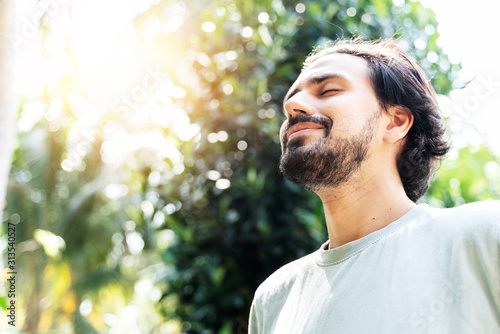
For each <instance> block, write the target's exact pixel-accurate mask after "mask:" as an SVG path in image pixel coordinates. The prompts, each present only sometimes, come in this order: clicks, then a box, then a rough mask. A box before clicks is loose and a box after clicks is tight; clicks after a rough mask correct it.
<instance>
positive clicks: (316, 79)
mask: <svg viewBox="0 0 500 334" xmlns="http://www.w3.org/2000/svg"><path fill="white" fill-rule="evenodd" d="M327 80H337V81H341V82H343V83H350V81H349V80H348V79H347V78H346V77H345V76H343V75H341V74H339V73H321V74H319V75H314V76H312V77H310V78H308V79H307V80H306V81H305V82H304V83H302V84H299V86H305V87H307V86H315V85H319V84H321V83H323V82H324V81H327ZM300 91H301V89H300V88H299V87H295V88H294V89H293V90H291V91H288V93H287V94H286V95H285V98H284V100H283V103H285V102H286V101H288V100H289V99H290V98H291V97H292V96H294V95H295V94H297V93H298V92H300Z"/></svg>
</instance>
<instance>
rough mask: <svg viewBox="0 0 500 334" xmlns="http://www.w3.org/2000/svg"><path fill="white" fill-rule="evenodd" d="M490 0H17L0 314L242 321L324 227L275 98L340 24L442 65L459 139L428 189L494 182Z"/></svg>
mask: <svg viewBox="0 0 500 334" xmlns="http://www.w3.org/2000/svg"><path fill="white" fill-rule="evenodd" d="M493 5H494V1H493V0H491V1H485V0H484V1H483V0H478V1H475V2H474V8H472V7H471V6H470V5H468V4H466V3H465V1H453V2H452V1H451V0H449V1H436V2H434V3H430V0H427V1H423V2H422V3H421V2H418V1H409V0H408V1H405V0H371V1H368V0H337V1H330V0H316V1H303V2H300V1H289V0H259V1H257V0H248V1H236V0H190V1H188V0H161V1H160V0H120V1H118V0H106V1H97V0H40V1H36V0H23V1H18V2H17V4H16V8H15V13H14V11H11V12H10V14H9V15H10V16H8V17H12V15H15V19H16V22H15V26H16V29H15V31H14V32H13V33H12V34H10V35H9V38H8V40H9V41H10V42H11V43H13V45H14V47H15V50H16V55H15V59H11V60H10V61H12V64H13V65H12V68H13V69H14V68H15V73H16V80H15V81H14V82H12V81H11V82H5V79H4V82H3V85H6V86H7V87H9V88H10V89H12V91H13V94H14V95H13V96H14V97H15V101H13V102H12V105H13V106H14V107H13V108H12V113H10V114H11V115H14V116H13V117H15V128H16V135H15V138H14V135H12V143H13V144H12V145H11V146H12V147H11V153H12V166H11V170H10V176H9V181H8V187H7V196H6V207H5V209H4V213H3V222H4V224H3V225H2V226H3V229H2V232H3V234H2V239H1V241H0V249H2V252H3V254H4V258H3V262H2V265H3V266H5V260H6V255H5V252H6V248H7V237H6V235H5V232H6V228H5V225H6V224H5V222H7V221H10V222H11V223H15V224H17V225H16V229H17V230H16V232H17V244H16V252H17V253H16V255H17V262H16V263H17V272H18V274H17V298H16V300H17V307H18V309H17V326H16V328H12V326H8V325H7V321H6V320H5V319H6V314H5V313H6V312H5V311H6V307H7V303H8V302H9V298H7V295H6V289H5V287H2V288H0V319H2V320H1V321H0V331H2V333H21V332H22V333H77V334H80V333H81V334H83V333H84V334H88V333H113V334H114V333H116V334H118V333H119V334H123V333H130V334H139V333H172V334H177V333H203V334H230V333H238V334H239V333H246V332H247V319H248V312H249V307H250V303H251V301H252V298H253V293H254V291H255V289H256V287H257V286H258V285H259V284H260V283H261V282H262V281H263V280H264V279H265V278H266V277H267V276H268V275H269V274H271V273H272V272H273V271H274V270H276V269H277V268H278V267H280V266H282V265H283V264H285V263H287V262H290V261H292V260H294V259H296V258H298V257H300V256H303V255H305V254H307V253H309V252H312V251H314V250H315V249H317V247H319V245H320V244H321V243H322V242H324V241H325V240H326V238H327V235H326V231H325V227H324V222H323V211H322V207H321V203H320V201H319V199H318V198H317V197H316V196H315V195H313V194H311V193H309V192H307V191H305V190H303V189H301V188H299V187H297V186H295V185H293V184H291V183H289V182H287V181H285V180H284V179H283V178H282V177H281V176H280V175H278V172H277V164H278V159H279V155H280V148H279V137H278V134H279V127H280V125H281V122H282V121H283V120H284V116H283V114H282V106H281V102H282V98H283V96H284V94H285V93H286V91H287V89H288V88H289V86H290V85H291V83H292V82H293V81H294V80H295V78H296V77H297V75H298V72H299V70H300V67H301V64H302V62H303V60H304V58H305V56H306V55H307V54H308V53H309V52H310V51H311V49H312V48H313V47H314V46H315V45H319V44H324V43H325V42H327V41H328V40H335V39H337V38H350V37H352V36H366V37H368V38H378V37H390V36H393V35H395V36H396V37H400V44H401V45H402V46H403V48H404V49H405V50H407V51H408V52H409V53H410V54H411V55H412V56H414V57H415V58H416V59H417V60H418V62H419V63H420V64H421V66H422V67H423V68H424V69H425V72H426V73H427V75H428V76H429V78H431V81H432V83H433V85H434V87H435V89H436V91H437V92H438V93H439V94H440V103H441V106H442V111H443V114H444V116H445V117H446V121H447V126H448V130H449V134H450V137H451V139H452V140H453V141H454V143H455V145H454V148H453V150H452V151H451V152H450V154H449V156H448V159H447V160H446V161H445V162H444V163H443V164H442V167H441V169H440V171H439V173H438V175H437V177H436V179H435V180H434V182H433V184H432V186H431V189H430V190H429V192H428V193H427V195H426V196H425V197H424V198H423V199H422V200H421V201H422V202H427V203H430V204H431V205H433V206H437V207H452V206H456V205H460V204H463V203H466V202H472V201H479V200H488V199H499V198H500V166H499V157H500V137H499V133H500V132H499V131H498V130H497V126H498V124H499V121H500V116H499V115H500V113H499V111H500V110H499V105H500V101H499V96H500V94H499V93H500V68H499V67H500V66H499V65H498V51H500V50H498V43H495V42H494V40H495V39H496V38H497V36H498V32H500V29H499V26H498V22H499V20H498V18H497V17H496V15H498V10H497V9H498V8H496V9H495V8H493ZM429 6H430V7H429ZM496 6H497V7H498V5H496ZM4 10H5V7H3V8H2V11H4ZM6 16H7V15H2V16H0V18H1V17H3V19H5V17H6ZM494 44H496V45H494ZM4 61H5V59H4ZM14 63H15V65H14ZM0 69H2V68H0ZM9 69H10V68H5V67H4V68H3V70H2V71H7V70H9ZM4 78H5V77H4ZM3 113H4V114H2V118H3V119H5V117H7V116H5V113H6V111H5V110H4V111H3ZM7 118H8V117H7ZM4 124H6V123H4ZM11 128H12V127H11ZM6 272H7V269H4V270H3V273H4V276H5V274H6Z"/></svg>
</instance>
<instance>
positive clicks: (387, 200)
mask: <svg viewBox="0 0 500 334" xmlns="http://www.w3.org/2000/svg"><path fill="white" fill-rule="evenodd" d="M317 194H318V195H319V196H320V198H321V200H322V202H323V207H324V211H325V220H326V225H327V229H328V235H329V239H330V243H329V245H330V249H331V248H335V247H338V246H341V245H344V244H346V243H348V242H351V241H354V240H357V239H360V238H362V237H364V236H366V235H368V234H370V233H372V232H375V231H377V230H379V229H382V228H384V227H386V226H387V225H389V224H390V223H392V222H393V221H395V220H397V219H398V218H401V217H402V216H403V215H404V214H406V213H407V212H408V211H410V209H411V208H413V207H414V206H415V203H414V202H413V201H411V200H410V199H409V198H408V196H406V193H405V191H404V188H403V185H402V183H401V180H400V179H399V176H397V177H395V176H394V174H388V175H384V176H383V177H381V175H380V174H379V175H377V176H373V177H371V178H369V179H364V180H362V181H360V180H358V181H357V182H356V181H355V180H350V181H349V182H347V183H346V184H345V185H343V186H339V187H336V188H334V189H322V190H321V191H318V192H317Z"/></svg>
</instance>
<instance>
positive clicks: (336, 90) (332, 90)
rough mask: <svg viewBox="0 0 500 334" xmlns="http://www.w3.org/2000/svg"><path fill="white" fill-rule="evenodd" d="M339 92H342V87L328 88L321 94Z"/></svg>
mask: <svg viewBox="0 0 500 334" xmlns="http://www.w3.org/2000/svg"><path fill="white" fill-rule="evenodd" d="M332 92H333V93H337V92H340V89H327V90H325V91H324V92H322V93H321V95H322V96H323V95H325V94H328V93H332Z"/></svg>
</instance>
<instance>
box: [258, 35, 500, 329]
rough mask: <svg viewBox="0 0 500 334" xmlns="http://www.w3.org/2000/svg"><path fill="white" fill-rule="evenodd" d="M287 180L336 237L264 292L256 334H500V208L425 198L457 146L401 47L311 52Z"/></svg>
mask: <svg viewBox="0 0 500 334" xmlns="http://www.w3.org/2000/svg"><path fill="white" fill-rule="evenodd" d="M284 109H285V114H286V116H287V119H286V121H285V122H284V123H283V126H282V128H281V145H282V157H281V160H280V171H281V172H282V173H283V174H284V176H285V177H286V178H288V179H289V180H291V181H293V182H295V183H297V184H299V185H302V186H304V187H306V188H307V189H309V190H311V191H313V192H315V193H316V194H317V195H318V196H319V197H320V198H321V200H322V202H323V207H324V212H325V220H326V225H327V230H328V236H329V240H328V241H327V242H326V243H325V244H323V245H322V246H321V247H320V248H319V249H318V250H317V251H316V252H314V253H313V254H310V255H308V256H305V257H303V258H301V259H299V260H296V261H294V262H292V263H290V264H288V265H286V266H284V267H282V268H281V269H279V270H278V271H277V272H275V273H274V274H273V275H271V276H270V277H269V278H268V279H267V280H266V281H265V282H264V283H262V284H261V286H260V287H259V288H258V289H257V291H256V293H255V298H254V302H253V304H252V309H251V313H250V329H249V330H250V334H268V333H283V334H285V333H286V334H290V333H312V334H320V333H328V334H331V333H356V334H359V333H390V334H392V333H398V334H401V333H439V334H441V333H454V334H458V333H500V205H499V202H497V201H486V202H481V203H474V204H467V205H463V206H461V207H457V208H452V209H435V208H431V207H430V206H428V205H427V204H418V205H417V204H416V201H417V200H418V199H419V198H420V197H421V196H422V195H423V194H424V193H425V192H426V191H427V189H428V187H429V183H430V180H431V178H432V175H433V173H434V172H435V170H436V168H437V165H438V163H439V161H440V159H441V158H442V157H443V156H444V155H445V154H446V152H447V151H448V149H449V146H448V143H447V142H446V140H445V139H444V126H443V121H442V117H441V115H440V113H439V109H438V105H437V101H436V95H435V92H434V89H433V88H432V86H431V85H430V83H429V81H428V79H427V78H426V77H425V75H424V74H423V72H422V70H421V69H420V68H419V66H418V65H417V64H416V63H415V62H414V61H413V60H412V59H411V58H410V57H409V56H408V55H407V54H405V53H404V52H403V51H402V50H401V49H400V48H399V47H398V45H397V43H396V42H395V41H394V40H391V39H387V40H380V41H377V42H363V41H361V40H351V41H340V42H338V43H337V44H335V45H333V46H330V47H328V48H326V49H323V50H321V51H316V52H314V53H313V54H312V55H310V56H309V57H308V58H307V59H306V61H305V63H304V67H303V69H302V72H301V73H300V75H299V77H298V79H297V81H296V82H295V83H294V84H293V85H292V87H291V88H290V91H289V92H288V94H287V95H286V97H285V100H284Z"/></svg>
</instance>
